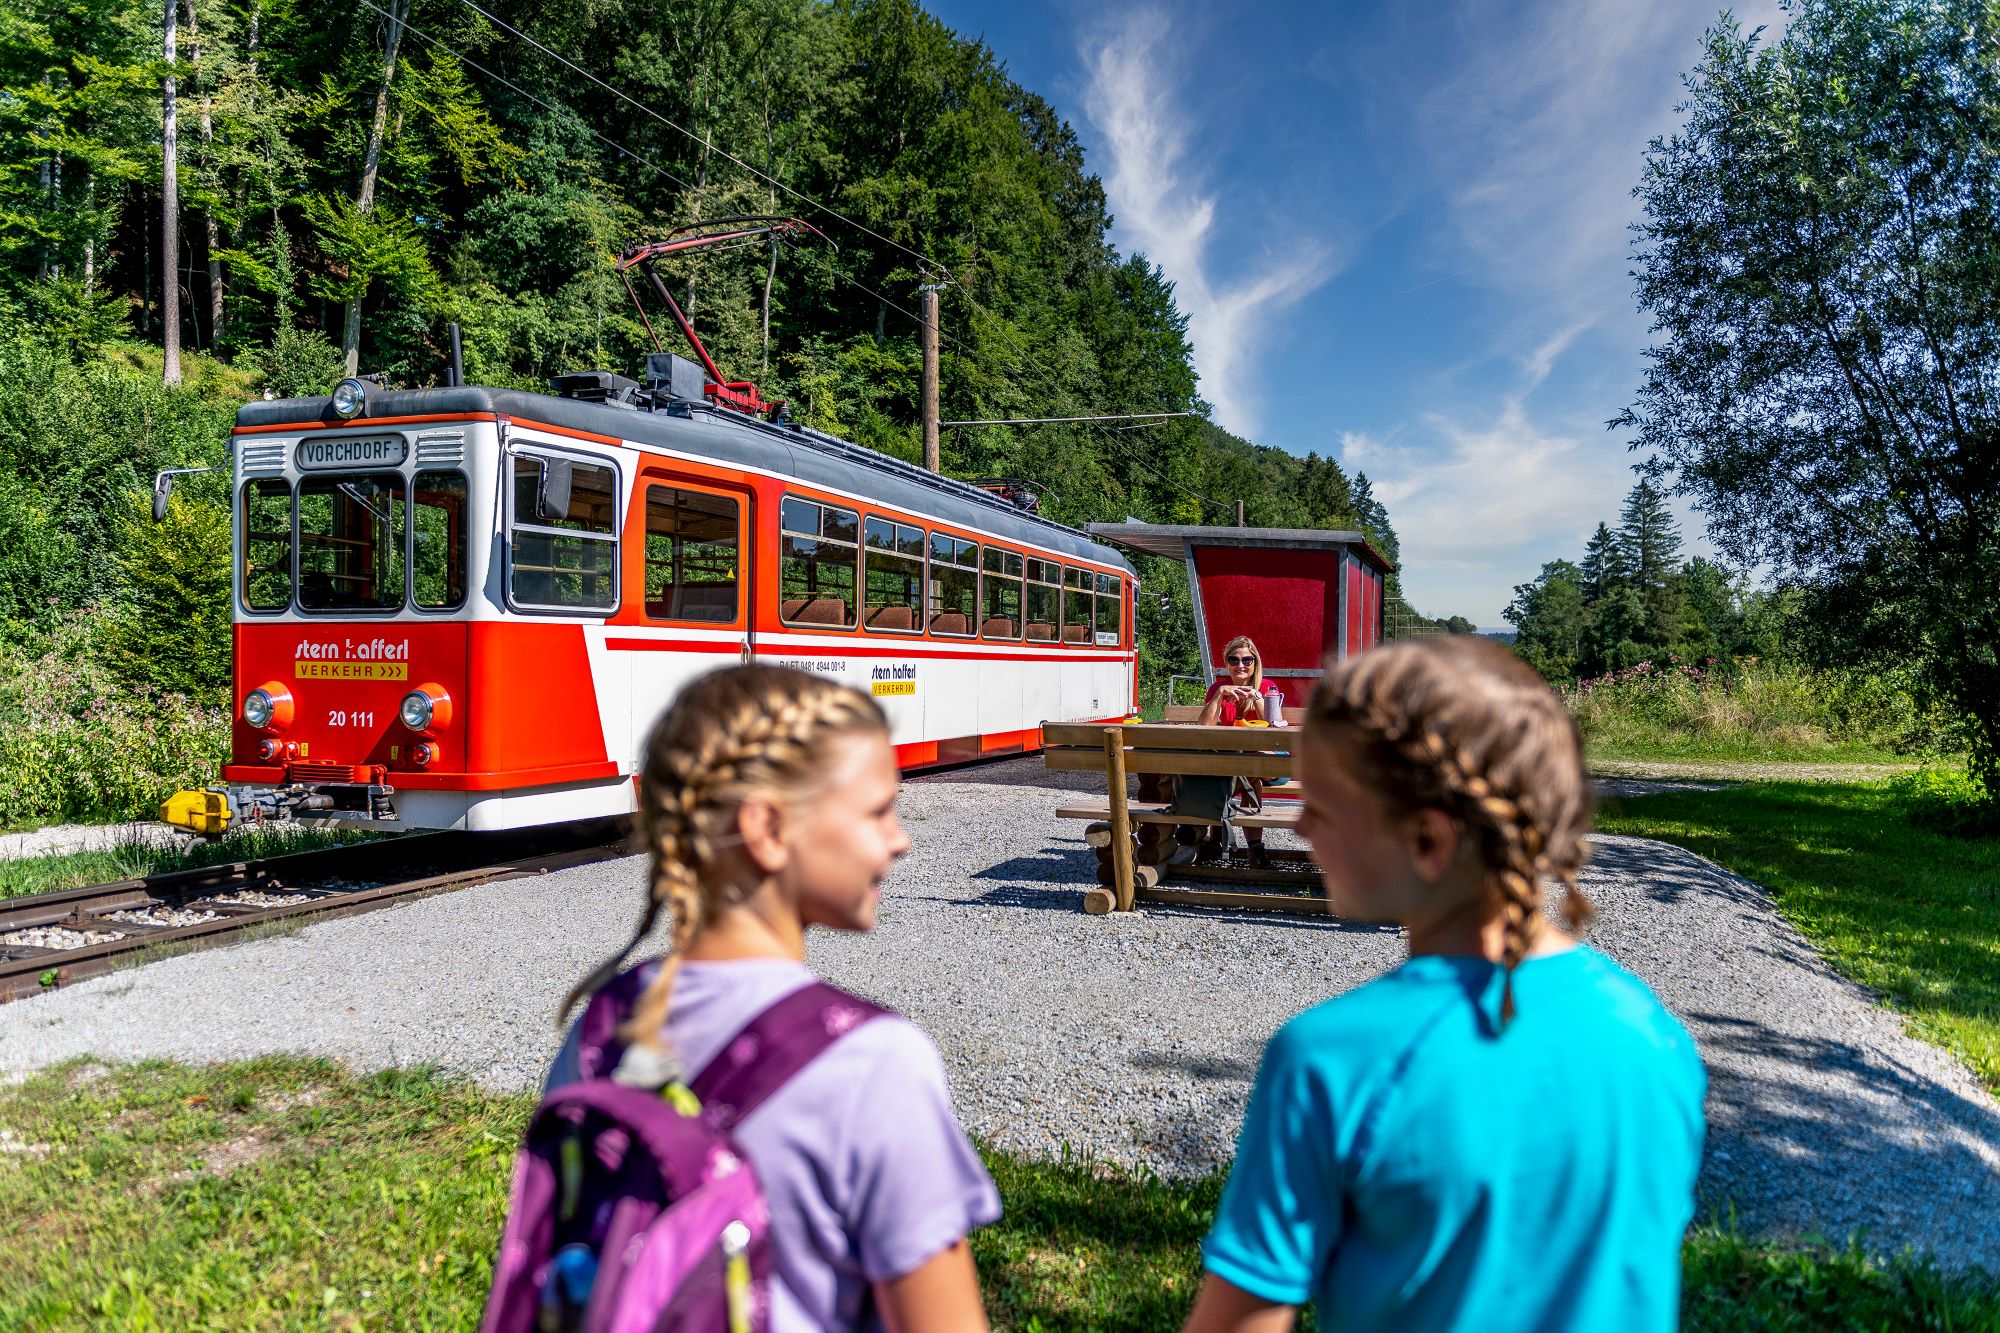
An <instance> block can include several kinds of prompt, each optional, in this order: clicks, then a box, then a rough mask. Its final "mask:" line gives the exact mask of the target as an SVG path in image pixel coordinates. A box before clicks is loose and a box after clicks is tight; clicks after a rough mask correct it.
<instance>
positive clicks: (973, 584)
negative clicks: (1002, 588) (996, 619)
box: [930, 532, 979, 636]
mask: <svg viewBox="0 0 2000 1333" xmlns="http://www.w3.org/2000/svg"><path fill="white" fill-rule="evenodd" d="M978 610H979V547H978V545H977V544H976V543H973V542H968V541H960V540H959V539H958V538H956V537H952V536H947V535H946V534H944V533H942V532H933V533H932V534H931V623H930V630H931V633H933V634H959V635H966V636H970V635H971V633H972V617H973V616H974V614H976V613H977V611H978Z"/></svg>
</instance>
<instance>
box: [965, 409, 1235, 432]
mask: <svg viewBox="0 0 2000 1333" xmlns="http://www.w3.org/2000/svg"><path fill="white" fill-rule="evenodd" d="M1200 415H1201V414H1200V413H1199V412H1106V413H1103V414H1100V415H1097V416H1088V417H993V418H991V419H990V420H986V421H940V422H938V426H939V427H940V428H942V427H945V426H1065V425H1070V424H1072V423H1075V422H1081V421H1159V420H1162V419H1165V418H1168V417H1193V416H1200Z"/></svg>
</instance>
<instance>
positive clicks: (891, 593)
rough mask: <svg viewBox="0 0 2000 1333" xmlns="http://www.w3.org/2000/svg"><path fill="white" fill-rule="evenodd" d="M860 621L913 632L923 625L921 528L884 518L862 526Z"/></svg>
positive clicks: (870, 625) (922, 547) (922, 544)
mask: <svg viewBox="0 0 2000 1333" xmlns="http://www.w3.org/2000/svg"><path fill="white" fill-rule="evenodd" d="M861 579H862V584H863V588H864V591H863V594H862V604H861V605H862V612H861V623H862V624H863V625H865V626H867V627H868V628H869V629H877V630H896V631H899V632H901V633H904V634H914V633H916V632H917V631H918V630H920V629H922V628H923V614H924V530H923V529H922V528H913V527H910V526H909V525H907V524H904V523H891V522H890V521H889V520H888V519H886V518H871V519H869V520H868V522H867V523H866V524H864V525H863V526H862V534H861Z"/></svg>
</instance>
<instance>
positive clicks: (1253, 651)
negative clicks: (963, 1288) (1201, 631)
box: [1201, 634, 1264, 727]
mask: <svg viewBox="0 0 2000 1333" xmlns="http://www.w3.org/2000/svg"><path fill="white" fill-rule="evenodd" d="M1222 664H1223V666H1224V668H1225V679H1222V680H1218V681H1216V682H1215V683H1214V684H1212V685H1210V686H1209V687H1208V699H1207V700H1206V702H1204V703H1203V704H1202V709H1201V725H1202V726H1204V727H1216V726H1222V727H1233V726H1235V725H1236V723H1237V722H1238V721H1239V720H1243V721H1258V720H1262V719H1263V717H1264V660H1263V657H1262V655H1261V654H1260V653H1258V651H1257V645H1256V644H1254V643H1252V642H1251V641H1250V636H1249V635H1247V634H1239V635H1237V636H1236V637H1235V638H1233V639H1231V640H1230V641H1229V646H1228V647H1226V648H1224V649H1223V650H1222Z"/></svg>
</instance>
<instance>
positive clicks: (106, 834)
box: [0, 819, 194, 861]
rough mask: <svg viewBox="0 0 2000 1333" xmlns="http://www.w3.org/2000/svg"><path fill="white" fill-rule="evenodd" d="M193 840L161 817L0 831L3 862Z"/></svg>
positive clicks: (169, 844)
mask: <svg viewBox="0 0 2000 1333" xmlns="http://www.w3.org/2000/svg"><path fill="white" fill-rule="evenodd" d="M193 841H194V835H193V834H192V833H182V832H181V831H180V830H178V829H175V828H172V827H170V826H168V825H166V824H162V823H160V822H159V821H158V820H149V819H148V820H135V821H133V822H132V823H129V824H50V825H47V826H46V827H44V828H38V829H31V830H29V831H28V832H26V833H0V861H18V860H20V859H21V858H22V857H24V856H62V855H66V854H68V853H70V852H102V851H107V850H109V849H111V848H113V847H123V846H127V845H130V844H133V843H145V844H148V845H151V846H157V847H172V846H176V845H181V846H184V845H186V844H187V843H190V842H193Z"/></svg>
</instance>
